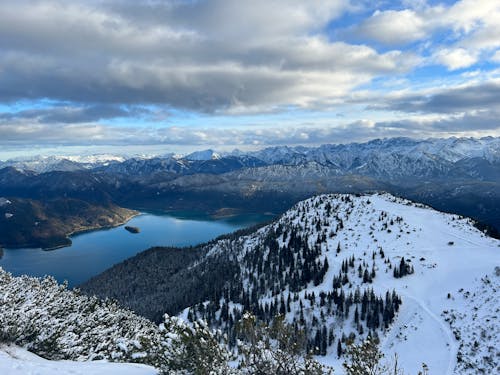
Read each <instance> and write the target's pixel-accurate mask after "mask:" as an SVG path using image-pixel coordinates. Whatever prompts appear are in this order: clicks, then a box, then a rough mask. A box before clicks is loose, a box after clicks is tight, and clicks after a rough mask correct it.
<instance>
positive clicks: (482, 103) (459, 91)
mask: <svg viewBox="0 0 500 375" xmlns="http://www.w3.org/2000/svg"><path fill="white" fill-rule="evenodd" d="M499 98H500V84H499V83H495V82H485V83H480V84H475V85H471V86H467V87H454V88H448V89H444V90H441V91H439V92H436V93H434V94H430V95H429V94H410V95H404V96H402V97H398V98H385V99H383V103H380V104H377V105H373V106H370V107H368V108H370V109H384V110H388V109H389V110H396V111H401V112H408V113H410V112H419V113H457V112H466V111H472V110H491V109H493V108H497V109H499V110H500V101H499Z"/></svg>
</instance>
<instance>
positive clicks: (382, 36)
mask: <svg viewBox="0 0 500 375" xmlns="http://www.w3.org/2000/svg"><path fill="white" fill-rule="evenodd" d="M429 26H430V25H429V24H428V23H427V22H426V21H425V19H424V18H423V17H422V16H420V15H419V14H417V13H416V12H415V11H413V10H411V9H405V10H401V11H395V10H387V11H379V10H377V11H375V12H374V13H373V15H372V16H371V17H370V18H368V19H367V20H366V21H365V22H363V23H362V24H361V25H359V26H358V27H357V28H355V30H354V31H355V34H357V35H362V36H364V37H366V38H368V39H371V40H376V41H379V42H382V43H384V44H389V45H401V44H406V43H410V42H413V41H416V40H419V39H422V38H424V37H426V36H427V34H428V32H429V29H430V27H429Z"/></svg>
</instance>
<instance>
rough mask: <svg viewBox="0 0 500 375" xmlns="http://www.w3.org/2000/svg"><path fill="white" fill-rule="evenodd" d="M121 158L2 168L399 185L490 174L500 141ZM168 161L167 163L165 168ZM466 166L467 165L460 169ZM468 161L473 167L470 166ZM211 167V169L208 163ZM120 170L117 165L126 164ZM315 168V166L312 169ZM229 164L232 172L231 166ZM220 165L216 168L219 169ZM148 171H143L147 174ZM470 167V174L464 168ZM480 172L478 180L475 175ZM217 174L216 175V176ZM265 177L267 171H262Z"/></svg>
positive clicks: (392, 142) (15, 162)
mask: <svg viewBox="0 0 500 375" xmlns="http://www.w3.org/2000/svg"><path fill="white" fill-rule="evenodd" d="M128 159H129V158H125V157H123V156H116V155H108V154H102V155H87V156H85V155H83V156H38V157H33V158H18V159H12V160H8V161H5V162H0V168H2V167H6V166H12V167H15V168H17V169H20V170H31V171H35V172H37V173H43V172H50V171H75V170H81V169H93V168H100V169H102V168H103V167H104V168H105V167H108V166H109V171H110V172H113V171H115V170H118V171H119V172H118V173H124V172H126V173H130V174H134V175H135V174H136V173H138V172H139V174H140V175H147V174H148V173H158V172H172V171H174V172H175V173H176V174H180V175H182V174H184V173H187V174H191V173H193V172H196V173H224V172H230V171H232V170H234V169H242V168H253V167H259V166H263V165H268V166H271V165H285V166H305V165H312V164H319V165H321V166H323V167H325V168H329V169H332V171H333V172H334V173H336V174H353V173H354V174H361V175H367V176H371V177H377V178H384V179H390V180H397V179H400V178H404V177H409V176H411V177H415V178H419V177H423V178H429V177H439V176H443V175H446V176H452V177H456V176H458V177H461V176H467V177H481V171H482V170H483V169H485V168H488V167H489V168H491V166H496V167H495V168H497V169H495V171H498V165H499V164H500V138H494V137H485V138H480V139H476V138H447V139H426V140H414V139H409V138H389V139H376V140H373V141H370V142H366V143H350V144H338V145H332V144H327V145H322V146H319V147H303V146H296V147H289V146H279V147H269V148H265V149H262V150H258V151H250V152H242V151H240V150H235V151H234V152H232V153H219V152H216V151H214V150H211V149H208V150H203V151H195V152H193V153H191V154H188V155H185V156H180V155H174V154H171V153H167V154H164V155H163V156H155V157H136V158H133V159H132V160H133V161H132V162H131V163H132V164H134V165H135V167H133V168H130V160H128ZM159 160H165V162H159ZM460 161H462V165H458V166H457V163H459V162H460ZM463 161H468V164H467V165H464V163H463ZM175 162H179V163H180V164H182V165H187V164H190V163H192V162H197V163H195V165H196V166H197V168H196V170H194V171H193V170H192V169H189V168H188V169H186V168H179V169H175V168H174V170H172V167H171V166H172V164H173V163H175ZM203 162H205V163H203ZM123 163H125V164H124V165H123V166H121V167H117V166H116V165H117V164H123ZM311 163H312V164H311ZM227 164H229V165H230V166H229V167H227V166H225V165H227ZM214 165H215V166H216V167H214ZM141 166H142V169H141ZM464 166H465V168H464ZM474 169H479V171H476V175H475V176H474V175H473V174H471V173H472V172H471V171H473V170H474ZM214 171H215V172H214ZM261 172H262V171H261Z"/></svg>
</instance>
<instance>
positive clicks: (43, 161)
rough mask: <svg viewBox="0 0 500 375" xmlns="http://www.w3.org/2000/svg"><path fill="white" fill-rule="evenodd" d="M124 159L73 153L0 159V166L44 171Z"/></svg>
mask: <svg viewBox="0 0 500 375" xmlns="http://www.w3.org/2000/svg"><path fill="white" fill-rule="evenodd" d="M125 160H126V158H125V157H123V156H117V155H109V154H99V155H73V156H34V157H24V158H15V159H10V160H7V161H4V162H2V161H0V168H4V167H14V168H16V169H19V170H23V171H33V172H36V173H46V172H52V171H66V172H71V171H78V170H85V169H93V168H97V167H102V166H107V165H109V164H110V163H122V162H124V161H125Z"/></svg>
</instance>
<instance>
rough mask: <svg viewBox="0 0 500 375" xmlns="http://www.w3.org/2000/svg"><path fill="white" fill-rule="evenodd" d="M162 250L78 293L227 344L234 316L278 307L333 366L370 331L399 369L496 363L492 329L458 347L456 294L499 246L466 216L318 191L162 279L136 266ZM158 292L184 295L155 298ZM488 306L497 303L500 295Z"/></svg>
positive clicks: (481, 272) (460, 368) (466, 321)
mask: <svg viewBox="0 0 500 375" xmlns="http://www.w3.org/2000/svg"><path fill="white" fill-rule="evenodd" d="M171 251H172V250H170V251H167V250H164V249H153V250H150V251H148V252H146V253H144V254H141V255H140V256H137V257H135V258H132V259H129V260H128V261H126V262H125V263H123V264H120V265H117V266H115V267H113V268H111V269H110V270H108V271H106V272H105V273H104V274H102V275H100V276H98V277H96V278H94V279H92V280H91V281H90V282H88V283H86V284H85V285H83V287H82V289H83V291H85V292H86V293H97V294H98V295H100V296H110V297H113V298H117V299H118V300H120V301H121V302H122V303H124V304H126V305H128V306H132V305H135V306H137V305H141V302H143V301H149V303H148V304H145V305H144V306H147V310H148V311H147V312H144V311H142V313H143V314H145V315H146V316H150V317H153V318H155V317H157V315H158V314H161V312H163V311H168V312H170V313H177V314H181V316H183V317H184V318H186V319H188V320H194V319H198V318H204V319H206V320H207V321H208V322H209V323H210V324H211V325H212V326H213V327H214V328H215V327H216V328H220V329H222V330H225V331H226V332H228V333H229V337H230V341H231V340H236V338H237V334H236V332H235V329H234V322H235V321H237V320H238V319H239V317H240V316H241V314H242V312H243V311H245V310H251V311H253V312H254V313H255V314H256V315H257V317H258V318H260V319H262V320H264V321H270V320H271V319H272V318H273V316H275V315H276V314H279V313H281V314H284V315H285V316H286V319H287V320H288V322H289V323H291V324H294V325H297V327H301V328H304V329H305V331H306V332H307V333H308V340H309V347H310V349H311V350H313V351H315V352H316V353H317V354H323V355H325V356H324V357H322V358H323V360H324V361H325V362H328V363H330V364H333V365H334V366H335V367H339V364H340V363H341V361H342V359H340V360H339V359H338V354H342V351H343V350H344V349H345V346H346V342H347V341H349V340H350V339H353V340H358V339H359V338H360V337H364V336H366V334H367V333H368V332H372V334H373V335H378V336H379V338H380V339H381V343H382V347H383V349H384V351H385V352H387V353H391V352H392V351H395V352H397V353H398V354H399V357H400V363H401V364H402V365H403V368H405V369H406V370H407V371H411V372H416V371H417V370H418V369H419V368H420V365H421V363H422V362H425V363H427V365H428V366H429V368H430V369H431V371H430V373H431V374H454V373H460V374H473V373H477V372H478V371H486V372H492V371H493V370H494V366H495V361H494V360H493V361H490V362H488V361H487V360H483V359H482V358H479V356H480V354H481V353H485V352H488V350H489V349H488V348H489V347H498V345H497V344H498V342H499V339H500V338H499V333H498V330H496V331H495V330H492V331H490V332H489V334H490V336H489V337H486V338H485V339H484V340H481V341H480V342H479V343H478V344H477V345H479V348H478V349H477V350H476V353H478V354H477V355H476V354H474V353H470V352H467V351H466V350H465V349H464V348H468V347H469V345H474V343H473V342H472V343H471V342H470V340H471V337H472V336H471V335H470V334H468V333H467V332H469V331H470V330H471V329H472V328H471V327H474V326H478V325H481V324H479V323H478V322H477V321H475V320H474V315H473V314H474V311H473V310H471V309H473V308H474V305H468V304H464V303H463V302H461V299H459V294H460V293H462V292H463V291H464V290H468V291H470V290H472V289H471V288H474V285H475V283H476V282H477V281H478V280H480V279H481V278H483V277H484V276H485V275H491V274H492V273H493V272H494V267H495V265H498V264H499V262H500V249H499V241H497V240H494V239H492V238H489V237H486V236H485V235H484V234H483V233H481V232H480V231H478V230H477V229H476V228H474V227H473V225H472V222H471V220H470V219H464V218H460V217H459V216H457V215H450V214H444V213H441V212H437V211H434V210H432V209H430V208H428V207H425V206H423V205H420V204H415V203H412V202H409V201H406V200H403V199H399V198H395V197H393V196H391V195H388V194H382V195H371V196H353V195H323V196H318V197H315V198H311V199H309V200H306V201H303V202H300V203H299V204H297V205H296V206H294V207H293V208H292V209H291V210H289V211H287V212H286V213H285V214H283V216H282V217H281V218H280V219H279V220H277V221H276V222H274V223H273V224H270V225H267V226H265V227H263V228H261V229H258V230H257V231H255V232H253V233H250V234H247V235H243V236H234V237H231V236H228V237H227V238H224V239H220V240H218V241H215V242H212V243H210V244H207V245H205V246H201V247H199V248H197V249H195V250H194V251H196V252H197V254H196V255H195V256H193V257H192V259H190V260H189V261H187V262H185V263H184V264H185V265H184V266H182V264H180V265H179V268H178V270H177V271H175V270H174V271H173V272H172V273H170V274H168V275H166V277H165V278H162V277H161V272H160V273H156V272H153V273H150V270H149V269H148V268H147V267H146V268H144V267H143V265H144V264H145V263H144V262H148V258H150V259H152V258H151V257H154V262H152V263H154V264H155V267H156V268H158V269H161V267H162V264H163V262H164V260H163V259H164V258H165V259H167V260H166V261H165V262H168V263H170V262H172V259H171V256H172V255H171ZM184 251H185V252H190V251H193V250H190V249H185V250H184ZM165 254H169V255H168V256H165ZM149 263H151V261H149ZM181 263H182V262H181ZM489 277H496V278H498V275H497V276H489ZM180 280H184V281H183V282H180ZM496 282H498V281H496ZM461 289H462V292H459V290H461ZM158 290H170V291H172V290H173V291H175V293H174V294H172V293H173V292H170V296H171V297H175V296H182V298H180V297H178V298H168V299H163V298H162V297H161V296H162V293H158V292H157V291H158ZM471 293H473V291H472V292H471ZM153 296H154V297H153ZM493 297H494V295H491V296H490V298H493ZM460 298H461V297H460ZM155 300H156V301H157V302H156V303H154V301H155ZM151 302H152V303H151ZM491 309H493V310H492V311H494V310H495V309H498V301H496V302H493V306H492V307H491ZM444 311H454V316H460V317H462V318H461V319H463V322H462V323H460V324H457V323H456V322H457V320H456V319H455V320H454V321H453V322H455V323H452V325H453V324H455V326H450V325H449V324H448V323H447V322H446V321H445V315H443V314H445V313H444ZM455 331H457V332H458V333H456V332H455ZM462 331H463V332H462ZM496 354H497V353H493V354H492V355H493V356H494V355H496ZM476 357H477V358H476ZM493 358H495V357H493Z"/></svg>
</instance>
